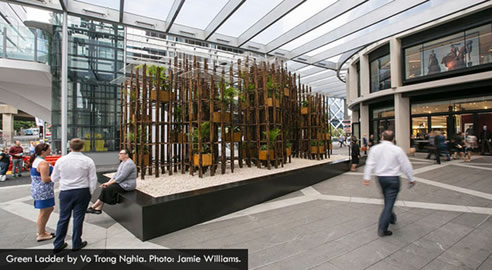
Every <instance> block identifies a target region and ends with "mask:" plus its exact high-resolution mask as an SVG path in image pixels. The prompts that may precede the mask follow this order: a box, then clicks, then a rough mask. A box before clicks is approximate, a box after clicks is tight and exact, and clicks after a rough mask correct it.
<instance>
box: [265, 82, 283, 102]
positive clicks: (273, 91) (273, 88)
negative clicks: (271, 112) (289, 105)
mask: <svg viewBox="0 0 492 270" xmlns="http://www.w3.org/2000/svg"><path fill="white" fill-rule="evenodd" d="M267 92H268V99H267V105H268V107H273V96H274V95H275V106H276V107H280V95H279V90H278V85H275V84H274V83H273V78H272V76H271V75H269V76H268V82H267Z"/></svg>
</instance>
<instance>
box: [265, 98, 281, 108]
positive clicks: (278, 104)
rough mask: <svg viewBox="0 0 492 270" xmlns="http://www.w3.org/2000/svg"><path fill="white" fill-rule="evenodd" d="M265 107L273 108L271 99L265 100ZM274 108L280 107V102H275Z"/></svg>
mask: <svg viewBox="0 0 492 270" xmlns="http://www.w3.org/2000/svg"><path fill="white" fill-rule="evenodd" d="M267 105H268V107H273V98H268V99H267ZM275 107H280V100H278V99H277V100H275Z"/></svg>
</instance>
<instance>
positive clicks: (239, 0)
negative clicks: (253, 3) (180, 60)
mask: <svg viewBox="0 0 492 270" xmlns="http://www.w3.org/2000/svg"><path fill="white" fill-rule="evenodd" d="M244 2H246V0H229V1H228V2H227V4H226V5H225V6H224V7H223V8H222V10H221V11H220V12H219V13H218V14H217V15H216V16H215V18H214V19H213V20H212V21H211V22H210V23H209V24H208V26H207V28H205V33H206V37H205V40H208V39H209V38H210V36H211V35H213V33H215V31H217V29H219V27H220V26H221V25H222V24H223V23H224V22H225V21H227V19H229V17H231V16H232V14H234V12H236V10H238V9H239V7H241V5H242V4H244Z"/></svg>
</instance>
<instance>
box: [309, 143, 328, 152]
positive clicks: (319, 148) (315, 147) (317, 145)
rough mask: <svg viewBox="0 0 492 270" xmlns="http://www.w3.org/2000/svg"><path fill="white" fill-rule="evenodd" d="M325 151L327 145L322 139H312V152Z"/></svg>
mask: <svg viewBox="0 0 492 270" xmlns="http://www.w3.org/2000/svg"><path fill="white" fill-rule="evenodd" d="M324 152H325V146H324V145H323V142H322V141H318V140H312V141H311V154H322V153H324Z"/></svg>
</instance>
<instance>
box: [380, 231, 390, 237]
mask: <svg viewBox="0 0 492 270" xmlns="http://www.w3.org/2000/svg"><path fill="white" fill-rule="evenodd" d="M378 235H379V236H381V237H384V236H390V235H393V232H392V231H384V232H383V231H378Z"/></svg>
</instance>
